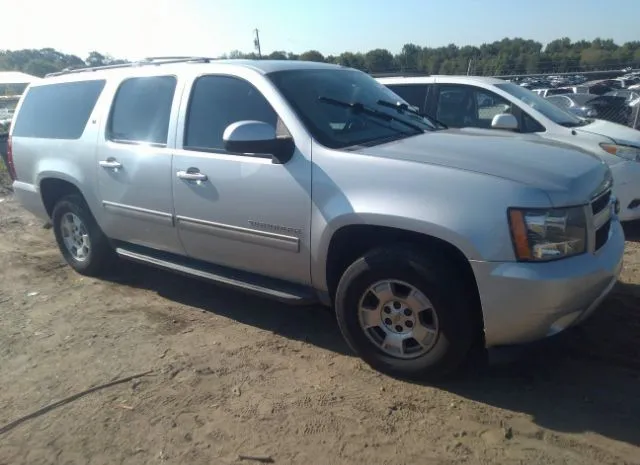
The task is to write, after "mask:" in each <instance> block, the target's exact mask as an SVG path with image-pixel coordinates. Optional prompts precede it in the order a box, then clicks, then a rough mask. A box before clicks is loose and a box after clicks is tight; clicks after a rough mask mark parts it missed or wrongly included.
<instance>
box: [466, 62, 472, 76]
mask: <svg viewBox="0 0 640 465" xmlns="http://www.w3.org/2000/svg"><path fill="white" fill-rule="evenodd" d="M471 63H473V58H469V64H468V65H467V76H469V75H470V74H471Z"/></svg>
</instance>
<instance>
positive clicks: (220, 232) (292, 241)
mask: <svg viewBox="0 0 640 465" xmlns="http://www.w3.org/2000/svg"><path fill="white" fill-rule="evenodd" d="M176 221H177V223H178V227H179V228H182V229H184V230H187V231H193V232H197V233H202V234H211V235H212V236H217V237H221V238H223V239H231V240H234V241H239V242H245V243H250V244H257V245H262V246H265V247H271V248H273V249H280V250H286V251H287V252H294V253H298V252H300V239H299V238H297V237H293V236H285V235H283V234H275V233H270V232H267V231H259V230H257V229H249V228H242V227H240V226H232V225H229V224H222V223H214V222H213V221H204V220H199V219H196V218H189V217H186V216H176Z"/></svg>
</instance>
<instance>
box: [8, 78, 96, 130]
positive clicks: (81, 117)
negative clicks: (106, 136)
mask: <svg viewBox="0 0 640 465" xmlns="http://www.w3.org/2000/svg"><path fill="white" fill-rule="evenodd" d="M104 84H105V81H104V80H101V81H79V82H68V83H63V84H51V85H44V86H36V87H32V88H31V89H29V90H28V91H27V95H25V97H24V102H23V103H22V107H21V108H20V114H19V115H18V117H17V118H16V121H15V123H14V126H15V127H14V130H13V135H14V136H15V137H39V138H45V139H78V138H80V136H82V133H83V132H84V128H85V126H86V125H87V121H88V120H89V116H90V115H91V112H92V111H93V107H94V106H95V104H96V101H97V100H98V97H99V96H100V92H102V89H103V88H104Z"/></svg>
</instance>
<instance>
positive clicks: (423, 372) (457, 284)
mask: <svg viewBox="0 0 640 465" xmlns="http://www.w3.org/2000/svg"><path fill="white" fill-rule="evenodd" d="M462 282H463V281H462V280H461V279H460V277H459V273H456V270H455V269H453V268H452V267H451V266H450V265H448V264H447V263H446V261H443V260H434V259H431V260H429V259H427V258H426V257H425V256H424V253H423V252H420V251H417V250H415V249H412V248H411V247H391V248H385V249H378V250H374V251H371V252H369V253H367V254H366V255H365V256H363V257H361V258H359V259H358V260H356V261H355V262H354V263H353V264H352V265H351V266H349V267H348V268H347V270H346V271H345V273H344V274H343V276H342V278H341V279H340V282H339V284H338V288H337V291H336V298H335V309H336V314H337V319H338V325H339V327H340V330H341V332H342V334H343V336H344V338H345V339H346V341H347V343H348V344H349V346H350V347H351V348H352V349H353V350H354V352H356V354H358V355H359V356H360V357H361V358H362V359H363V360H364V361H365V362H366V363H367V364H368V365H369V366H371V367H372V368H373V369H375V370H377V371H380V372H382V373H385V374H389V375H391V376H394V377H399V378H407V379H420V380H425V379H431V380H435V379H438V378H442V377H444V376H446V375H449V374H451V373H452V372H454V371H455V370H456V369H457V368H459V367H460V365H461V364H462V362H464V361H465V359H466V358H467V356H468V355H469V354H470V352H471V348H472V347H473V345H474V342H475V341H477V334H478V333H477V331H478V330H479V329H480V328H477V324H476V323H474V321H475V320H474V318H473V311H474V308H473V305H474V303H473V302H474V299H469V298H468V297H465V292H464V286H463V285H461V283H462ZM376 283H380V285H379V286H378V287H376V289H375V291H376V292H375V293H373V291H372V292H369V289H370V288H371V287H372V286H374V285H376ZM406 285H408V286H410V287H407V286H406ZM409 290H413V291H414V294H413V295H414V296H415V297H414V298H412V299H410V298H408V297H407V295H406V294H407V291H409ZM389 291H392V292H391V295H395V296H396V297H398V296H399V298H395V299H392V300H391V302H394V303H393V304H391V306H388V307H389V308H386V309H385V308H384V303H383V301H384V300H385V299H384V298H383V299H379V298H377V297H375V294H378V295H380V296H383V297H385V296H388V295H389ZM415 291H418V293H417V294H416V293H415ZM372 294H373V298H372ZM418 297H419V298H418ZM425 297H426V300H425ZM385 298H386V297H385ZM408 302H409V303H408ZM416 302H418V304H416ZM361 304H362V306H363V307H367V308H371V309H373V308H375V310H366V312H374V313H366V314H365V313H364V312H361V311H360V310H359V309H360V305H361ZM396 305H400V307H398V308H396V307H395V306H396ZM413 307H416V308H413ZM417 307H425V308H429V307H431V309H432V310H427V309H422V310H420V308H417ZM407 308H408V309H409V312H408V313H406V311H407ZM385 312H396V313H389V314H387V313H385ZM378 314H379V315H380V316H379V320H377V319H376V318H377V316H376V315H378ZM407 314H410V315H412V318H413V319H412V320H411V318H410V317H406V318H409V319H408V320H404V321H403V318H405V316H404V315H407ZM361 315H362V316H361ZM387 317H389V318H387ZM392 318H393V320H392ZM365 320H367V321H368V322H369V324H377V323H378V322H379V323H380V326H379V327H373V328H370V329H367V330H365V329H364V327H363V323H361V321H365ZM385 321H386V322H387V323H388V322H391V323H392V324H391V325H388V324H386V323H385ZM410 321H411V322H412V326H411V328H409V327H408V325H409V322H410ZM401 328H402V330H403V331H402V332H398V330H400V329H401ZM425 328H427V329H428V330H427V331H425ZM394 331H395V332H394ZM407 331H409V332H410V334H413V335H419V336H421V337H420V338H418V337H417V336H416V337H415V338H408V339H405V341H404V342H403V343H401V344H397V343H396V344H395V347H396V350H395V351H391V350H390V348H389V347H388V346H385V345H386V344H387V341H394V340H395V341H397V340H398V339H403V338H406V336H407V334H409V333H407ZM425 335H427V336H426V337H424V336H425ZM387 337H390V339H387ZM418 339H421V341H422V343H420V344H416V342H417V341H418ZM391 346H392V347H393V346H394V345H393V344H391ZM400 346H401V347H402V351H403V352H404V353H400V352H399V349H398V348H399V347H400ZM391 352H393V353H391Z"/></svg>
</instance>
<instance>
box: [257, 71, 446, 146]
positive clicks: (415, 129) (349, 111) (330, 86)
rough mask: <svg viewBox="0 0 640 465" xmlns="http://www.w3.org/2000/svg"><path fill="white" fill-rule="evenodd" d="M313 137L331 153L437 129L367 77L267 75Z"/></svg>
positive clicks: (300, 73) (307, 73)
mask: <svg viewBox="0 0 640 465" xmlns="http://www.w3.org/2000/svg"><path fill="white" fill-rule="evenodd" d="M268 76H269V78H270V79H271V81H272V82H273V83H274V84H275V85H276V87H277V88H278V90H279V91H280V92H281V93H282V95H283V96H284V98H285V99H286V100H287V101H288V102H289V104H290V105H291V106H292V107H293V109H294V111H295V112H296V113H297V114H298V117H299V118H300V119H301V120H302V122H303V123H304V125H305V126H306V127H307V129H308V130H309V132H310V133H311V135H312V136H313V137H314V139H316V140H317V141H318V142H319V143H321V144H322V145H324V146H326V147H330V148H344V147H350V146H355V145H372V144H376V143H383V142H386V141H388V140H393V139H399V138H403V137H410V136H414V135H417V134H422V133H423V132H424V131H433V130H435V129H436V127H435V125H434V124H433V123H431V122H430V121H429V120H427V119H426V118H425V117H422V116H419V115H416V114H414V113H412V112H411V111H410V110H406V109H405V110H402V109H401V110H396V109H394V108H389V105H388V104H389V103H393V104H396V103H398V102H400V103H403V104H407V102H405V101H404V100H403V99H402V98H400V97H399V96H398V95H396V94H395V93H393V92H392V91H391V90H389V89H388V88H387V87H385V86H384V85H382V84H380V83H378V82H377V81H376V80H375V79H373V78H372V77H370V76H369V75H367V74H365V73H363V72H361V71H357V70H354V69H304V70H287V71H276V72H273V73H270V74H269V75H268Z"/></svg>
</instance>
